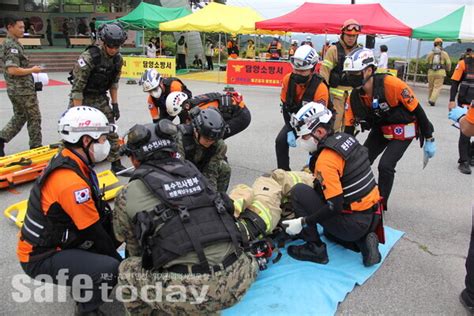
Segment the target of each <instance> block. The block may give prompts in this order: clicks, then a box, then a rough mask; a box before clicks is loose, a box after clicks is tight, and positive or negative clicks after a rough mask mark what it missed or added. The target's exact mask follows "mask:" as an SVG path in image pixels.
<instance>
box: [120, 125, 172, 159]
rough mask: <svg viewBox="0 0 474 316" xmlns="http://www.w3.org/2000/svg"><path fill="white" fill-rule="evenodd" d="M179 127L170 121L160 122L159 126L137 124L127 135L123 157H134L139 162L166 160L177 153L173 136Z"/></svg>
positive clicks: (122, 152)
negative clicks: (171, 154)
mask: <svg viewBox="0 0 474 316" xmlns="http://www.w3.org/2000/svg"><path fill="white" fill-rule="evenodd" d="M176 132H177V127H176V125H174V124H173V123H172V122H171V121H170V120H166V119H163V120H160V121H159V122H158V123H157V124H145V125H141V124H136V125H135V126H133V127H132V128H131V129H130V130H129V131H128V132H127V134H126V136H125V139H126V143H125V145H123V146H122V148H121V149H120V152H121V154H123V155H127V156H130V155H133V156H134V157H135V158H136V159H137V160H139V161H144V160H147V159H151V158H166V157H169V155H160V153H174V152H176V151H177V148H176V143H175V141H174V138H173V136H174V135H175V134H176Z"/></svg>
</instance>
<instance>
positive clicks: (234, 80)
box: [227, 59, 292, 87]
mask: <svg viewBox="0 0 474 316" xmlns="http://www.w3.org/2000/svg"><path fill="white" fill-rule="evenodd" d="M291 71H292V68H291V65H290V63H289V62H280V61H252V60H239V59H229V60H228V61H227V83H228V84H243V85H252V86H273V87H281V83H282V80H283V77H284V76H285V75H286V74H287V73H289V72H291Z"/></svg>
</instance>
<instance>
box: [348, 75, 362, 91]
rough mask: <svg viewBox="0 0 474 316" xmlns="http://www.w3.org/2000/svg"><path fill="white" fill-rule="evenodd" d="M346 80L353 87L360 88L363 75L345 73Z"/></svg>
mask: <svg viewBox="0 0 474 316" xmlns="http://www.w3.org/2000/svg"><path fill="white" fill-rule="evenodd" d="M347 82H348V83H349V85H350V86H351V87H353V88H356V89H357V88H360V87H362V86H363V85H364V75H363V74H360V75H350V74H348V75H347Z"/></svg>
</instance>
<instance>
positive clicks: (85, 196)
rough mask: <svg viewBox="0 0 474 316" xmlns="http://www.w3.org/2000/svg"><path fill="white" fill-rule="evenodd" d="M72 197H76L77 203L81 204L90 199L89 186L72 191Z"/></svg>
mask: <svg viewBox="0 0 474 316" xmlns="http://www.w3.org/2000/svg"><path fill="white" fill-rule="evenodd" d="M74 198H75V199H76V203H77V204H83V203H85V202H87V201H89V200H90V198H91V192H90V190H89V188H84V189H81V190H77V191H74Z"/></svg>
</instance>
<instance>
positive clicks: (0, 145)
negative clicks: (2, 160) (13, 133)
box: [0, 138, 5, 157]
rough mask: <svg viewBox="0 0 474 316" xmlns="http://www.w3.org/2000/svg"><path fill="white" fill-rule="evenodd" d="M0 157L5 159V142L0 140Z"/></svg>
mask: <svg viewBox="0 0 474 316" xmlns="http://www.w3.org/2000/svg"><path fill="white" fill-rule="evenodd" d="M0 157H5V140H4V139H3V138H0Z"/></svg>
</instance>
